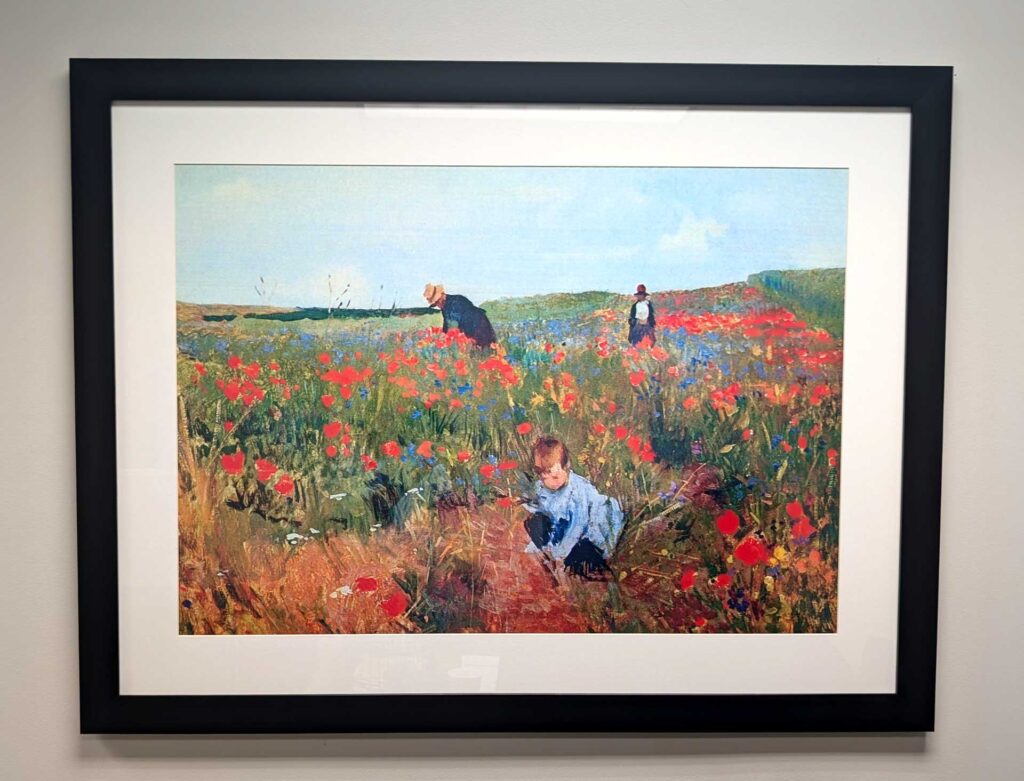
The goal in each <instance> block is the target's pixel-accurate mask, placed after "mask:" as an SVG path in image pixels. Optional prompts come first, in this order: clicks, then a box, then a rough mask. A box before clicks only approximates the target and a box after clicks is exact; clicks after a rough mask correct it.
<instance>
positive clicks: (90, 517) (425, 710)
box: [70, 59, 953, 733]
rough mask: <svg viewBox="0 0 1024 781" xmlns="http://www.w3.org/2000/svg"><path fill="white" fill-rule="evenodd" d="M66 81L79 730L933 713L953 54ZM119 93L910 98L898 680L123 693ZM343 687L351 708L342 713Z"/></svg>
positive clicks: (756, 721) (138, 63)
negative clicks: (611, 688)
mask: <svg viewBox="0 0 1024 781" xmlns="http://www.w3.org/2000/svg"><path fill="white" fill-rule="evenodd" d="M70 85H71V168H72V171H71V172H72V195H73V250H74V307H75V318H74V322H75V379H76V394H75V395H76V411H77V419H76V434H77V445H76V453H77V478H78V489H77V490H78V521H77V523H78V565H79V569H78V599H79V654H80V677H81V701H80V702H81V730H82V732H83V733H226V732H231V733H254V732H274V733H281V732H302V733H311V732H451V731H462V732H507V731H515V732H538V731H573V732H581V731H605V732H633V733H636V732H666V731H685V732H720V731H742V732H757V731H766V730H770V731H779V730H780V729H783V730H785V731H794V732H797V731H801V732H803V731H812V732H826V731H827V732H831V731H842V732H849V731H904V732H908V731H915V732H916V731H928V730H932V729H933V723H934V697H935V694H934V692H935V651H936V648H935V646H936V617H937V600H938V561H939V547H938V546H939V499H940V478H941V453H942V404H943V360H944V342H945V298H946V255H947V231H948V204H949V170H950V122H951V102H952V85H953V71H952V68H949V67H862V66H776V65H765V66H761V65H684V64H605V63H600V64H598V63H525V62H522V63H513V62H411V61H407V62H384V61H272V60H259V61H232V60H131V59H124V60H115V59H74V60H71V63H70ZM117 101H158V102H162V101H195V102H207V101H219V102H238V101H249V102H253V101H258V102H271V103H273V102H290V103H295V102H339V101H340V102H387V103H405V102H411V103H417V104H429V103H481V104H496V103H503V104H594V105H619V104H629V105H634V106H635V105H684V106H749V107H754V106H772V107H852V108H861V109H875V108H900V109H908V110H909V111H910V112H911V115H912V120H911V122H912V130H911V149H910V155H911V158H910V159H911V168H910V201H909V212H908V213H909V224H908V231H909V232H908V236H909V244H908V248H907V262H908V268H907V272H908V277H907V313H906V359H905V371H906V373H905V387H904V406H903V452H904V453H909V452H913V453H914V454H915V455H914V458H912V459H911V458H905V459H904V460H903V463H902V497H901V529H900V539H901V546H900V554H899V557H900V559H899V566H900V573H901V577H900V582H899V627H898V656H897V676H896V682H897V683H896V691H895V693H894V694H834V695H833V694H815V695H789V694H787V695H724V696H720V695H504V694H473V695H404V694H403V695H374V696H365V695H309V696H264V695H252V696H249V695H246V696H185V695H182V696H126V695H122V694H120V692H119V687H118V679H119V674H118V670H119V659H118V618H117V616H118V610H117V604H118V590H117V589H118V583H117V523H118V516H117V503H116V497H117V490H116V488H117V486H116V466H115V465H116V446H115V379H114V360H115V353H114V300H113V291H114V284H113V224H112V212H113V205H112V178H111V177H112V173H111V163H112V150H111V106H112V105H113V104H114V103H115V102H117ZM909 540H913V541H914V544H913V545H909V544H905V543H906V542H907V541H909ZM356 699H358V701H359V709H358V710H359V716H358V719H356V718H354V717H353V716H351V715H347V714H352V713H353V712H354V709H353V708H351V707H350V706H351V705H352V704H353V701H354V700H356Z"/></svg>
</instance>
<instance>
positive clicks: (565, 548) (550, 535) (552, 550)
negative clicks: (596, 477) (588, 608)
mask: <svg viewBox="0 0 1024 781" xmlns="http://www.w3.org/2000/svg"><path fill="white" fill-rule="evenodd" d="M533 466H534V469H535V470H536V475H537V478H538V479H537V483H536V485H535V496H534V497H533V499H532V500H531V501H530V502H528V503H527V504H526V509H527V510H529V511H530V515H529V516H528V517H527V519H526V521H525V522H524V526H525V527H526V533H527V534H528V535H529V537H530V544H529V545H528V546H527V548H526V550H527V552H530V553H537V552H541V553H544V554H546V555H547V556H550V557H551V558H552V559H553V560H555V561H561V562H563V563H564V564H565V568H566V569H567V570H568V571H570V572H572V573H573V574H576V575H579V576H580V577H584V578H590V579H593V578H603V577H604V576H605V573H608V572H609V571H610V570H609V567H608V559H609V558H610V557H611V555H612V553H613V552H614V550H615V545H616V543H617V542H618V541H619V535H620V534H621V533H622V526H623V515H622V508H621V507H620V506H619V502H618V501H617V500H616V499H612V498H609V497H607V496H602V495H601V494H600V493H599V492H598V490H597V489H596V488H595V487H594V485H593V483H591V482H590V481H589V480H587V479H586V478H585V477H581V476H580V475H578V474H576V473H575V472H573V471H572V468H571V462H570V459H569V449H568V448H567V447H566V446H565V444H564V443H563V442H562V441H561V440H559V439H556V438H555V437H541V438H540V439H538V440H537V441H536V443H534V446H533Z"/></svg>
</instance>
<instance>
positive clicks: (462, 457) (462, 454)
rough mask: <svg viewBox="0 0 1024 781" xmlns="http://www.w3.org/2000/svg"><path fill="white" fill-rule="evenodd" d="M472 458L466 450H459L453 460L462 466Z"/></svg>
mask: <svg viewBox="0 0 1024 781" xmlns="http://www.w3.org/2000/svg"><path fill="white" fill-rule="evenodd" d="M472 457H473V455H472V453H470V452H469V451H468V450H460V451H459V452H458V453H456V454H455V458H457V459H458V460H459V463H463V464H464V463H466V462H467V461H469V459H471V458H472Z"/></svg>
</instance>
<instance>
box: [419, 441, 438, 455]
mask: <svg viewBox="0 0 1024 781" xmlns="http://www.w3.org/2000/svg"><path fill="white" fill-rule="evenodd" d="M432 447H433V443H432V442H431V441H430V440H429V439H425V440H423V441H422V442H421V443H420V446H419V447H418V448H416V455H418V456H423V457H424V458H433V457H434V452H433V451H432V450H431V448H432Z"/></svg>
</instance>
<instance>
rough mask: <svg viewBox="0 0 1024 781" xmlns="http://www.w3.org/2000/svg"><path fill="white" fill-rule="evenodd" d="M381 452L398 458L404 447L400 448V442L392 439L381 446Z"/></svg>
mask: <svg viewBox="0 0 1024 781" xmlns="http://www.w3.org/2000/svg"><path fill="white" fill-rule="evenodd" d="M380 452H381V453H383V454H384V455H386V456H390V457H391V458H398V457H399V456H400V455H402V448H400V447H399V446H398V443H397V442H395V440H393V439H392V440H391V441H390V442H385V443H384V444H383V445H381V446H380Z"/></svg>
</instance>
